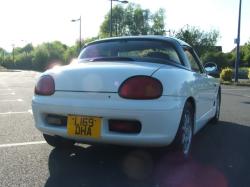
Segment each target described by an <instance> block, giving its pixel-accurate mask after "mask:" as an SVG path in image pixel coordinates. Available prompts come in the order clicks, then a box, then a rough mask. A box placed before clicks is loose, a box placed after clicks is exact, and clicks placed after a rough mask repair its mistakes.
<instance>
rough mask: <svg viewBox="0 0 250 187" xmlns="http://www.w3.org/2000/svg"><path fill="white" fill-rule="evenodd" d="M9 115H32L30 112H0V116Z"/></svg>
mask: <svg viewBox="0 0 250 187" xmlns="http://www.w3.org/2000/svg"><path fill="white" fill-rule="evenodd" d="M9 114H33V112H32V110H31V109H30V110H28V111H20V112H1V113H0V115H9Z"/></svg>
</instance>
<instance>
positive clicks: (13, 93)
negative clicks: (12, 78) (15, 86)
mask: <svg viewBox="0 0 250 187" xmlns="http://www.w3.org/2000/svg"><path fill="white" fill-rule="evenodd" d="M8 95H15V92H12V93H8V94H0V96H8Z"/></svg>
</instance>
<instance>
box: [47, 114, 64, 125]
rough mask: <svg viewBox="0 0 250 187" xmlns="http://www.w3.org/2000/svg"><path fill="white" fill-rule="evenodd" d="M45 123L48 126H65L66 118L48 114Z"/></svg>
mask: <svg viewBox="0 0 250 187" xmlns="http://www.w3.org/2000/svg"><path fill="white" fill-rule="evenodd" d="M45 121H46V123H47V124H49V125H55V126H67V117H66V116H59V115H54V114H48V115H47V116H46V118H45Z"/></svg>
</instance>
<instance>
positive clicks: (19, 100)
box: [0, 99, 23, 102]
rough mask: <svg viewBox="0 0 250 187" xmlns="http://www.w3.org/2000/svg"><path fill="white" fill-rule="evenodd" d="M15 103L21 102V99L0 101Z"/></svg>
mask: <svg viewBox="0 0 250 187" xmlns="http://www.w3.org/2000/svg"><path fill="white" fill-rule="evenodd" d="M15 101H18V102H22V101H23V100H22V99H9V100H0V102H15Z"/></svg>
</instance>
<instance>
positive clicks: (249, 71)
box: [248, 68, 250, 79]
mask: <svg viewBox="0 0 250 187" xmlns="http://www.w3.org/2000/svg"><path fill="white" fill-rule="evenodd" d="M248 78H249V79H250V68H248Z"/></svg>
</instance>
